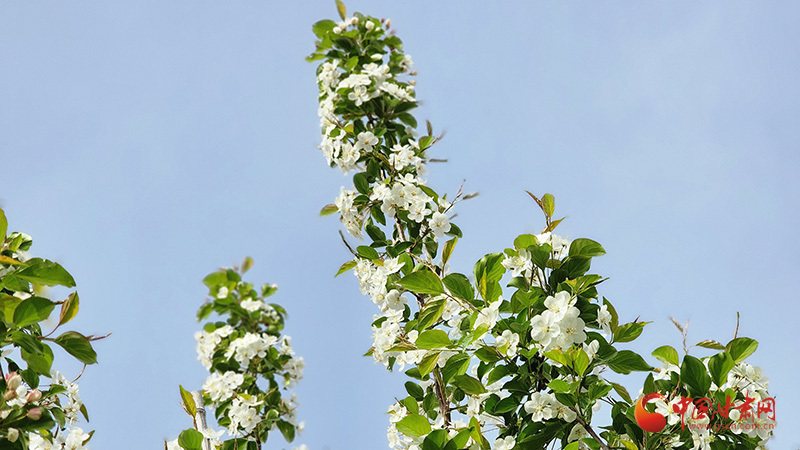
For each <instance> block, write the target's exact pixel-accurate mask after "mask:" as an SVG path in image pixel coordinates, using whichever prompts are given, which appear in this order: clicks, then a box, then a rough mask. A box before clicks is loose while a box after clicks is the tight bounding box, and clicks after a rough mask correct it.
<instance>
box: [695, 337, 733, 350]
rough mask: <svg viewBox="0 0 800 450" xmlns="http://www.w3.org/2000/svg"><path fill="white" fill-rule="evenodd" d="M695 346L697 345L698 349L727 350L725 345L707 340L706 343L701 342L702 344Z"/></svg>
mask: <svg viewBox="0 0 800 450" xmlns="http://www.w3.org/2000/svg"><path fill="white" fill-rule="evenodd" d="M694 345H696V346H697V347H703V348H710V349H713V350H725V346H724V345H722V344H720V343H719V342H717V341H714V340H712V339H706V340H705V341H700V342H698V343H697V344H694Z"/></svg>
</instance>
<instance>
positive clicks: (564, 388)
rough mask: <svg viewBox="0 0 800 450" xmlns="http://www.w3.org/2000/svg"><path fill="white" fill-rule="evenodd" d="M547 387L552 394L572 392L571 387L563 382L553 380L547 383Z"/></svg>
mask: <svg viewBox="0 0 800 450" xmlns="http://www.w3.org/2000/svg"><path fill="white" fill-rule="evenodd" d="M547 385H548V386H550V389H552V390H553V392H558V393H560V394H569V393H570V392H572V387H571V386H570V385H569V383H567V382H566V381H564V380H559V379H555V380H553V381H551V382H549V383H547Z"/></svg>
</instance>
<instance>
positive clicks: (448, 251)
mask: <svg viewBox="0 0 800 450" xmlns="http://www.w3.org/2000/svg"><path fill="white" fill-rule="evenodd" d="M456 242H458V238H455V237H454V238H453V239H450V240H449V241H447V242H445V243H444V249H442V266H444V265H445V264H447V261H448V260H449V259H450V255H452V254H453V249H454V248H455V246H456Z"/></svg>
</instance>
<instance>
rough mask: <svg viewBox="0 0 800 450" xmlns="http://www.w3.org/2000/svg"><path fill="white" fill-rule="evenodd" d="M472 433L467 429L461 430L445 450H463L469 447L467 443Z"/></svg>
mask: <svg viewBox="0 0 800 450" xmlns="http://www.w3.org/2000/svg"><path fill="white" fill-rule="evenodd" d="M471 433H472V430H471V429H469V428H467V429H465V430H461V431H459V432H458V434H456V435H455V436H453V438H452V439H450V442H448V443H447V446H446V447H445V450H457V449H462V448H464V447H466V446H467V442H469V435H470V434H471Z"/></svg>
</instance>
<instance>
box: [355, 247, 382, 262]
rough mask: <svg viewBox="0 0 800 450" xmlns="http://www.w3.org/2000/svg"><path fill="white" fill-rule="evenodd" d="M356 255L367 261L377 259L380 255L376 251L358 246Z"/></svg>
mask: <svg viewBox="0 0 800 450" xmlns="http://www.w3.org/2000/svg"><path fill="white" fill-rule="evenodd" d="M356 253H358V254H359V256H362V257H364V258H367V259H378V258H380V255H379V254H378V251H377V250H375V249H374V248H372V247H370V246H368V245H359V246H358V247H356Z"/></svg>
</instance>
